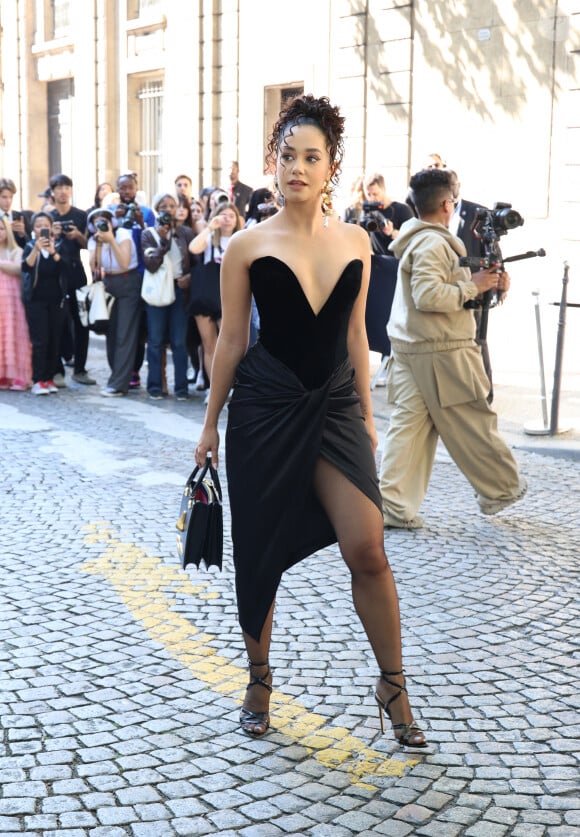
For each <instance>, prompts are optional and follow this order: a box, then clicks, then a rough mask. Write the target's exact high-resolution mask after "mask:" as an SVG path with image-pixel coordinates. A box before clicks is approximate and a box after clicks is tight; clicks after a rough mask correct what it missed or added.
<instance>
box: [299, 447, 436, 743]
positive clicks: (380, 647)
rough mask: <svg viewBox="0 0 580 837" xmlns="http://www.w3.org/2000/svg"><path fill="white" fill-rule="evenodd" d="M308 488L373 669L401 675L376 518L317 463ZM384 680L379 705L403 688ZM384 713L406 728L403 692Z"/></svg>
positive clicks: (367, 503) (330, 469)
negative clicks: (341, 566) (341, 567)
mask: <svg viewBox="0 0 580 837" xmlns="http://www.w3.org/2000/svg"><path fill="white" fill-rule="evenodd" d="M314 487H315V490H316V493H317V495H318V497H319V499H320V501H321V503H322V505H323V507H324V509H325V510H326V513H327V514H328V516H329V518H330V520H331V522H332V525H333V526H334V529H335V531H336V534H337V538H338V543H339V546H340V551H341V553H342V555H343V557H344V560H345V562H346V564H347V566H348V568H349V570H350V573H351V578H352V594H353V601H354V606H355V609H356V612H357V614H358V616H359V618H360V620H361V622H362V625H363V627H364V629H365V632H366V634H367V637H368V639H369V642H370V644H371V648H372V650H373V653H374V655H375V657H376V660H377V663H378V666H379V669H380V670H381V671H385V672H402V669H403V662H402V654H401V621H400V616H399V599H398V596H397V589H396V586H395V579H394V578H393V574H392V572H391V568H390V566H389V563H388V560H387V556H386V554H385V548H384V541H383V538H384V533H383V519H382V515H381V512H380V510H379V509H378V508H377V506H375V504H374V503H373V502H372V501H371V500H370V499H369V498H368V497H366V496H365V495H364V494H363V493H362V492H361V491H359V489H358V488H357V487H356V486H355V485H353V483H351V482H350V481H349V480H348V479H347V478H346V477H345V476H344V474H342V473H341V472H340V471H339V470H338V469H337V468H336V467H335V466H334V465H331V464H330V463H329V462H328V461H326V460H325V459H322V458H321V459H319V460H318V463H317V465H316V469H315V472H314ZM390 679H391V680H392V681H393V684H394V685H389V684H388V683H387V682H386V681H385V680H384V679H379V680H378V682H377V694H378V696H379V697H380V698H381V700H382V701H383V702H386V701H388V699H389V698H390V697H393V696H394V695H396V694H397V692H398V691H399V688H400V686H403V685H404V682H405V681H404V677H403V676H402V673H401V674H398V675H394V676H392V677H391V678H390ZM390 712H391V717H392V722H393V724H410V723H411V722H412V720H413V715H412V712H411V708H410V706H409V700H408V697H407V693H406V692H402V693H401V694H400V696H399V697H398V698H397V699H396V700H395V701H393V703H392V704H391V706H390ZM421 739H423V736H422V734H421Z"/></svg>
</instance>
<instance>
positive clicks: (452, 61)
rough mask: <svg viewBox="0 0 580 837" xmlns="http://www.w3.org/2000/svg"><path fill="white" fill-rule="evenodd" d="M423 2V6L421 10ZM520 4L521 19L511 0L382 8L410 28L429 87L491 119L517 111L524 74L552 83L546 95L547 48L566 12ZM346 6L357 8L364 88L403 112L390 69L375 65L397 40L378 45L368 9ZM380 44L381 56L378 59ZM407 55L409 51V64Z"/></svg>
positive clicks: (549, 77) (548, 4) (563, 31)
mask: <svg viewBox="0 0 580 837" xmlns="http://www.w3.org/2000/svg"><path fill="white" fill-rule="evenodd" d="M427 6H428V12H429V13H428V14H426V13H422V11H423V9H426V8H427ZM501 6H503V14H502V11H501V9H500V7H501ZM526 7H527V10H528V15H527V19H526V20H524V19H522V18H521V17H520V16H519V15H518V14H517V12H516V11H514V7H513V6H512V4H509V8H507V9H506V5H505V4H504V3H503V2H502V3H500V2H499V0H497V2H495V0H488V2H487V3H485V4H484V5H483V6H482V7H481V10H478V6H477V4H474V3H473V2H472V0H455V2H452V3H438V2H429V3H426V2H418V0H414V2H412V3H411V4H409V5H406V6H401V7H397V8H394V9H392V10H389V12H388V14H392V13H396V14H397V15H399V16H401V17H404V20H405V22H406V24H407V25H408V26H409V31H410V32H412V33H413V34H412V37H413V41H414V44H415V54H417V52H418V50H419V49H421V50H422V52H423V56H424V60H425V62H426V64H427V66H428V67H430V68H431V69H432V70H433V73H434V76H433V83H432V85H431V84H430V85H429V86H430V89H431V90H432V91H433V92H435V91H436V89H437V86H438V85H439V84H440V85H442V86H445V87H446V88H447V89H448V90H449V91H450V92H451V93H452V94H453V96H454V97H455V99H456V100H457V101H458V102H460V103H461V104H463V105H464V106H465V107H466V108H468V109H469V110H477V111H478V113H480V114H481V116H482V117H484V118H486V119H490V120H494V119H495V114H496V112H497V111H501V112H503V113H509V114H510V115H512V116H514V115H517V114H518V113H520V112H521V111H522V109H523V107H524V106H525V104H526V99H527V95H528V93H529V89H530V78H531V79H533V80H534V81H535V82H536V84H537V85H538V87H544V88H546V89H547V90H552V89H553V88H554V95H556V96H557V95H558V90H557V89H556V87H555V86H554V78H553V70H552V62H553V52H554V45H555V42H557V41H563V40H565V39H566V37H567V34H568V18H567V16H565V15H560V16H557V0H535V2H528V4H526ZM351 8H352V13H353V14H356V15H357V21H356V29H357V35H358V37H359V38H360V39H361V40H358V41H357V43H363V44H364V42H365V40H366V43H367V44H368V45H369V46H368V48H367V67H366V71H367V81H368V84H369V88H370V90H371V91H372V92H373V95H374V96H375V97H376V99H375V100H376V101H381V102H385V103H386V104H397V105H399V107H400V110H399V111H398V115H399V117H400V118H401V119H405V118H407V117H408V112H409V101H405V100H404V99H402V98H401V96H400V93H398V92H397V91H396V90H395V86H394V85H393V83H392V82H391V80H390V78H389V76H390V75H391V74H390V73H389V72H384V71H383V70H382V65H386V66H387V67H388V53H389V45H390V44H395V43H398V44H399V45H400V41H399V42H397V41H383V42H382V45H381V46H379V44H381V35H380V31H381V29H382V31H384V26H383V27H379V26H377V22H376V21H375V19H374V17H373V16H372V15H371V14H367V15H365V14H364V13H363V14H361V13H360V4H357V3H356V2H355V0H352V3H351ZM474 9H475V11H474ZM534 10H535V12H534ZM365 17H366V19H365ZM365 35H366V38H365ZM382 37H384V35H383V36H382ZM374 45H376V46H374ZM381 49H382V50H384V51H385V52H386V61H382V60H381V55H380V50H381ZM362 50H364V47H361V51H362ZM410 55H411V53H410V52H409V68H410V69H412V66H411V58H410ZM409 98H410V96H409Z"/></svg>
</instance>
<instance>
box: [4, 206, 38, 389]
mask: <svg viewBox="0 0 580 837" xmlns="http://www.w3.org/2000/svg"><path fill="white" fill-rule="evenodd" d="M21 260H22V250H21V249H20V247H18V245H17V244H16V241H15V240H14V235H13V233H12V230H11V229H10V227H9V226H8V225H7V224H6V221H5V220H4V218H2V219H1V220H0V389H13V390H17V391H24V390H26V389H28V387H29V386H30V379H31V375H32V353H31V347H30V336H29V334H28V323H27V322H26V314H25V312H24V306H23V304H22V299H21V291H20V273H21Z"/></svg>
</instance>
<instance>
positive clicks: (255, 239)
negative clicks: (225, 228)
mask: <svg viewBox="0 0 580 837" xmlns="http://www.w3.org/2000/svg"><path fill="white" fill-rule="evenodd" d="M270 235H271V233H269V231H268V230H267V229H266V224H265V223H264V224H256V225H255V226H253V227H250V228H249V229H247V230H240V231H239V232H237V233H235V234H234V235H233V236H232V240H231V241H230V243H229V244H228V249H227V251H226V254H227V253H230V251H231V253H232V255H233V256H235V257H236V258H237V259H240V260H241V261H242V262H244V264H245V265H246V266H247V267H249V266H250V264H251V263H252V261H253V260H254V259H255V258H256V253H257V252H258V251H259V250H260V249H261V248H262V247H263V246H264V244H265V242H266V241H267V240H268V239H269V238H270Z"/></svg>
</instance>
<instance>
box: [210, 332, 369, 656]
mask: <svg viewBox="0 0 580 837" xmlns="http://www.w3.org/2000/svg"><path fill="white" fill-rule="evenodd" d="M320 457H323V458H324V459H326V460H327V461H328V462H330V463H331V464H332V465H334V466H335V467H336V468H337V469H338V470H339V471H340V472H341V473H342V474H344V476H345V477H346V478H347V479H348V480H349V481H350V482H351V483H353V484H354V485H355V486H356V487H357V488H358V489H359V490H360V491H361V492H363V493H364V494H365V495H366V496H367V497H369V499H370V500H371V501H372V502H373V503H375V505H376V506H377V507H378V508H379V509H382V504H381V497H380V492H379V488H378V481H377V472H376V464H375V459H374V454H373V450H372V445H371V442H370V438H369V435H368V433H367V431H366V428H365V424H364V419H363V417H362V413H361V409H360V403H359V397H358V394H357V393H356V390H355V389H354V372H353V370H352V367H351V365H350V362H349V361H348V360H345V361H344V362H343V363H342V364H341V365H340V366H338V367H337V368H336V369H335V370H334V372H333V373H332V374H331V375H330V377H329V378H328V379H327V380H326V382H325V383H324V384H323V385H322V386H321V387H319V388H317V389H313V390H308V389H305V388H304V386H303V385H302V383H301V382H300V380H299V378H298V377H297V376H296V375H295V374H294V372H293V371H292V370H291V369H289V368H288V367H287V366H286V365H285V364H283V363H282V362H281V361H279V360H277V359H276V358H275V357H274V356H273V355H271V354H270V353H269V352H268V351H267V350H266V349H265V348H264V347H263V346H262V345H261V344H260V343H257V344H255V345H254V346H253V347H252V348H251V349H250V350H249V352H248V353H247V355H246V356H245V358H244V359H243V360H242V362H241V364H240V366H239V367H238V370H237V373H236V380H235V382H234V392H233V395H232V399H231V401H230V404H229V408H228V426H227V432H226V473H227V481H228V493H229V498H230V509H231V517H232V541H233V547H234V566H235V571H236V595H237V601H238V612H239V619H240V625H241V627H242V630H243V631H245V632H246V633H247V634H249V635H250V636H252V637H253V638H254V639H255V640H256V641H259V638H260V634H261V632H262V628H263V626H264V622H265V619H266V616H267V614H268V611H269V610H270V606H271V604H272V602H273V600H274V597H275V595H276V591H277V589H278V585H279V583H280V579H281V577H282V574H283V573H284V571H285V570H287V569H288V568H289V567H291V566H292V565H294V564H296V563H297V562H298V561H301V560H302V559H303V558H305V557H306V556H308V555H311V554H312V553H313V552H316V551H317V550H319V549H322V548H323V547H325V546H328V545H330V544H332V543H336V540H337V538H336V533H335V531H334V528H333V526H332V525H331V523H330V520H329V518H328V516H327V514H326V512H325V511H324V509H323V508H322V505H321V504H320V502H319V501H318V499H317V497H316V495H315V493H314V489H313V485H312V481H313V474H314V468H315V465H316V463H317V461H318V459H319V458H320Z"/></svg>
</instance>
